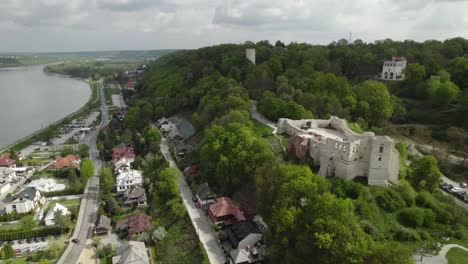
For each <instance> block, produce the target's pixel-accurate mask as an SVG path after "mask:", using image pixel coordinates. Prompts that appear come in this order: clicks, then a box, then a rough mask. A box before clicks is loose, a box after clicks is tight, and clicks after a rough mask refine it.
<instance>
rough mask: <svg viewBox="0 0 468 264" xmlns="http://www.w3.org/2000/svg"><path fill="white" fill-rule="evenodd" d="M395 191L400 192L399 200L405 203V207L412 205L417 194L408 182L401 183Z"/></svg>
mask: <svg viewBox="0 0 468 264" xmlns="http://www.w3.org/2000/svg"><path fill="white" fill-rule="evenodd" d="M397 190H398V191H399V192H400V195H401V198H402V199H403V200H404V201H405V203H406V206H407V207H411V206H413V205H414V201H415V199H416V196H417V193H416V191H415V190H414V189H413V187H412V186H411V184H410V183H409V182H407V181H401V182H400V184H399V185H398V187H397Z"/></svg>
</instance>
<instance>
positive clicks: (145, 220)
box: [115, 213, 151, 240]
mask: <svg viewBox="0 0 468 264" xmlns="http://www.w3.org/2000/svg"><path fill="white" fill-rule="evenodd" d="M150 225H151V217H149V216H148V215H146V214H145V213H137V214H134V215H132V216H130V217H127V218H124V219H122V220H120V221H118V222H117V224H116V225H115V228H116V229H117V231H123V232H126V233H127V239H129V240H136V239H138V237H139V236H140V235H141V234H142V233H143V232H146V231H148V230H149V229H150Z"/></svg>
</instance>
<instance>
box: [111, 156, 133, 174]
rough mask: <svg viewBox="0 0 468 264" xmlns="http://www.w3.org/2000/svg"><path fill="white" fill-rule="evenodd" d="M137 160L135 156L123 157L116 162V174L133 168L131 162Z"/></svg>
mask: <svg viewBox="0 0 468 264" xmlns="http://www.w3.org/2000/svg"><path fill="white" fill-rule="evenodd" d="M134 161H135V158H129V159H127V158H121V159H120V160H118V161H117V162H116V163H115V164H114V172H115V173H116V174H119V173H122V172H125V171H129V170H130V169H131V166H130V164H132V163H133V162H134Z"/></svg>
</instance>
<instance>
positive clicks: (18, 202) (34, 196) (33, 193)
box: [3, 187, 45, 214]
mask: <svg viewBox="0 0 468 264" xmlns="http://www.w3.org/2000/svg"><path fill="white" fill-rule="evenodd" d="M3 203H4V206H5V212H6V213H8V214H9V213H13V212H17V213H28V212H31V211H36V210H37V209H39V208H40V207H41V206H42V205H43V204H44V203H45V198H44V196H43V195H42V193H41V191H39V190H37V189H36V188H33V187H26V188H24V189H23V190H22V191H20V192H19V193H17V194H15V195H13V196H10V197H6V198H5V199H4V200H3Z"/></svg>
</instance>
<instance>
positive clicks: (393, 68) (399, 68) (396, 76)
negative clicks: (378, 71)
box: [381, 56, 406, 81]
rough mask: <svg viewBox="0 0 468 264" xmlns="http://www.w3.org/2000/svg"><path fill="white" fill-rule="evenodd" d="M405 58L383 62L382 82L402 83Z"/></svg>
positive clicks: (393, 58)
mask: <svg viewBox="0 0 468 264" xmlns="http://www.w3.org/2000/svg"><path fill="white" fill-rule="evenodd" d="M405 68H406V58H405V57H395V56H393V57H392V60H391V61H384V64H383V68H382V76H381V78H382V80H391V81H402V80H404V79H405V73H404V70H405Z"/></svg>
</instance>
